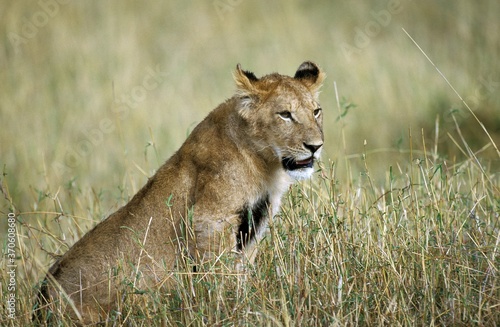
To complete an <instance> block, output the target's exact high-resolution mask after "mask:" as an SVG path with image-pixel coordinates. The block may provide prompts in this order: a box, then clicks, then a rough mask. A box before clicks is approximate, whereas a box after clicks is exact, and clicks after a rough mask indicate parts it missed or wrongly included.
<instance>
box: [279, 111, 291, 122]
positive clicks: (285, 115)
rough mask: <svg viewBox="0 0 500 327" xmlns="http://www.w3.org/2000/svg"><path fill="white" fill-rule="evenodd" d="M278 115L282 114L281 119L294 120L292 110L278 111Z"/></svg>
mask: <svg viewBox="0 0 500 327" xmlns="http://www.w3.org/2000/svg"><path fill="white" fill-rule="evenodd" d="M278 115H279V116H280V118H281V119H283V120H286V121H290V120H292V113H291V112H290V111H282V112H278Z"/></svg>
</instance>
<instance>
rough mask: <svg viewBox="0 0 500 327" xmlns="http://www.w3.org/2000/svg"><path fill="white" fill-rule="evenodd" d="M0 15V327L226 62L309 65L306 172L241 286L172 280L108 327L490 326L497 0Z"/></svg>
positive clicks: (214, 95) (186, 118)
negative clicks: (311, 150)
mask: <svg viewBox="0 0 500 327" xmlns="http://www.w3.org/2000/svg"><path fill="white" fill-rule="evenodd" d="M61 2H63V1H61ZM394 3H399V6H398V7H393V6H392V4H394ZM0 12H1V13H2V23H3V24H2V25H1V26H0V32H1V34H0V35H2V36H3V38H2V40H3V42H2V44H3V47H2V48H1V50H0V63H1V65H2V70H1V71H2V73H1V74H0V85H2V86H1V87H0V110H1V120H0V123H1V126H0V140H1V144H0V146H1V148H0V164H1V166H2V170H3V173H4V175H3V176H2V191H3V194H2V200H0V201H1V202H0V214H1V215H2V220H1V222H0V226H1V229H0V230H2V231H3V230H5V231H7V232H5V233H3V232H2V234H1V235H0V240H1V241H2V249H3V251H4V254H5V255H4V256H3V257H2V262H1V265H2V267H6V268H5V269H3V270H2V271H4V272H5V273H2V275H1V280H0V281H1V289H2V297H1V298H2V302H1V304H0V325H11V326H18V325H29V324H30V317H31V314H32V308H33V300H34V295H35V294H36V291H37V285H38V283H39V282H40V281H41V279H42V278H43V276H44V274H45V272H46V270H47V269H48V267H49V266H50V264H51V262H53V259H54V257H53V256H54V255H60V254H62V253H64V252H65V251H66V250H67V249H68V247H69V246H71V244H73V243H74V242H75V241H76V240H77V239H79V238H80V237H81V236H82V235H83V234H84V233H85V232H86V231H87V230H88V229H89V228H90V227H91V226H93V225H94V224H96V223H97V222H98V221H100V220H101V219H103V218H105V217H107V216H108V215H109V214H110V213H111V212H113V211H114V210H116V209H117V208H118V207H120V206H121V205H123V204H124V203H125V202H126V201H127V200H128V199H130V197H131V196H132V195H133V194H135V192H136V191H137V190H138V189H139V188H140V187H141V186H142V185H143V183H144V182H145V181H146V179H147V177H148V176H151V175H152V173H153V172H154V170H155V169H156V168H157V167H158V166H159V165H161V163H162V162H163V161H164V160H165V159H167V157H168V156H169V155H170V154H171V153H172V152H173V151H175V149H176V148H178V147H179V146H180V144H181V143H182V141H183V140H184V138H185V136H186V134H187V133H189V131H190V130H191V129H192V128H193V126H194V125H195V124H196V123H197V122H199V121H200V120H201V119H202V118H203V117H204V116H205V115H206V114H207V113H208V112H209V111H210V110H211V109H213V108H214V107H215V106H216V105H217V104H218V103H220V102H221V101H222V100H224V99H225V98H227V97H229V96H231V94H232V91H233V90H234V86H233V81H232V79H231V72H232V70H233V69H234V67H235V66H236V64H237V63H238V62H239V63H241V64H242V66H243V67H244V68H245V69H249V70H252V71H254V72H255V73H256V75H257V76H259V75H261V74H265V73H269V72H272V71H278V72H280V73H288V74H292V73H293V72H294V71H295V69H296V68H297V66H298V64H299V63H301V62H302V61H303V60H306V59H307V60H313V61H315V62H317V63H319V64H320V65H321V66H322V67H323V69H325V70H326V72H327V74H328V79H327V83H326V84H325V86H324V89H323V92H322V95H321V99H322V106H323V108H324V109H325V133H326V145H325V146H326V149H325V150H326V151H325V155H324V157H323V159H324V162H323V164H322V166H321V168H320V169H319V171H318V173H317V174H316V176H315V178H314V179H313V180H312V181H311V182H305V183H302V184H300V185H297V186H294V187H293V188H292V189H291V191H290V192H289V194H288V195H287V196H286V198H285V199H284V204H283V208H282V211H281V213H280V215H279V217H277V219H275V220H274V221H273V222H272V224H271V228H270V233H269V235H268V237H267V238H266V239H265V241H264V242H263V243H262V244H261V245H260V246H261V251H260V254H259V256H258V258H257V263H256V265H255V266H254V267H251V268H249V271H248V276H247V277H246V278H242V277H241V276H236V275H235V274H234V272H233V271H230V270H229V269H227V268H224V265H221V266H220V267H217V268H214V267H211V266H207V267H205V269H204V270H203V271H202V273H200V274H188V273H183V272H182V271H180V272H178V273H177V275H176V278H178V279H179V283H178V288H177V289H175V290H172V293H171V295H169V296H167V295H165V294H158V293H155V292H147V293H146V294H144V295H143V296H138V297H136V298H135V299H134V300H133V301H130V302H126V303H124V306H123V308H122V310H121V315H117V318H116V319H117V320H116V321H117V323H130V324H131V325H147V324H151V325H161V324H162V323H163V324H165V325H179V326H182V325H195V326H199V325H207V326H208V325H219V326H226V325H227V326H229V325H250V326H252V325H256V326H260V325H270V326H330V325H332V326H335V325H338V326H343V325H391V326H392V325H396V326H398V325H401V326H413V325H421V326H429V325H430V326H432V325H447V326H449V325H464V326H470V325H478V326H496V325H498V321H500V314H499V313H498V312H499V305H500V290H499V278H498V275H499V271H498V267H499V266H500V264H499V263H500V262H499V261H500V260H499V256H498V251H499V243H500V224H499V220H500V219H499V215H500V202H499V201H500V200H499V199H500V191H499V187H500V186H499V185H500V181H499V180H500V177H499V173H498V171H499V167H500V164H499V163H500V158H499V156H498V154H497V153H496V151H495V149H494V146H493V144H492V143H491V142H490V140H489V138H488V135H487V134H489V135H490V136H491V138H492V139H493V140H494V142H495V143H496V145H497V146H498V145H499V143H498V140H499V135H500V132H499V126H500V125H499V122H498V112H499V111H498V110H499V108H500V92H499V90H500V73H499V72H500V66H499V65H500V62H499V61H498V56H499V53H500V43H498V39H499V38H500V35H499V33H500V26H499V25H500V21H499V20H498V19H497V13H498V12H500V3H498V2H497V1H495V0H490V1H481V2H478V3H475V2H474V3H472V2H468V1H456V2H453V3H452V4H451V3H449V2H445V1H433V2H426V3H421V2H416V1H406V0H401V1H375V2H368V1H365V2H356V3H352V2H339V3H331V2H329V1H322V2H315V3H314V4H312V3H311V4H310V3H306V2H298V1H287V2H285V1H281V2H258V3H256V2H254V1H244V0H241V1H229V0H216V1H213V2H212V1H207V2H200V3H192V4H191V3H184V2H180V1H179V2H151V3H146V4H144V3H138V2H132V1H120V2H118V1H107V2H91V3H87V2H81V3H76V2H68V3H61V4H59V3H58V2H55V0H54V1H50V0H45V1H40V2H31V1H14V2H7V1H4V2H1V3H0ZM402 28H404V29H405V30H406V31H408V32H409V33H410V34H411V35H412V37H413V38H414V39H415V40H416V41H417V42H418V44H419V45H420V46H421V47H422V49H424V50H425V52H426V53H427V54H428V55H429V56H430V57H431V58H432V60H433V61H434V63H435V64H436V65H437V66H438V68H439V69H440V70H441V71H442V72H443V73H444V74H445V76H446V77H447V78H448V80H449V81H450V82H451V83H452V84H453V86H454V87H455V88H456V90H457V91H458V93H459V94H460V95H461V96H462V97H463V98H464V99H465V101H466V102H467V103H468V104H469V106H470V107H471V109H472V110H473V112H474V113H475V114H476V115H477V116H478V118H479V119H480V121H481V122H483V124H484V126H485V127H486V130H487V133H485V132H484V130H482V128H481V126H480V124H479V123H478V122H477V121H476V120H475V119H474V118H473V117H472V115H471V113H470V112H469V111H468V110H467V109H466V108H465V106H463V104H462V103H461V102H460V100H459V99H458V97H457V96H456V95H455V93H454V92H453V91H452V90H451V89H450V88H449V86H448V85H447V84H446V83H445V81H444V80H443V79H442V78H441V76H439V74H438V73H437V72H436V71H435V69H434V68H433V67H432V65H431V64H430V63H429V62H428V60H427V59H426V58H425V57H424V56H423V55H422V53H421V52H420V51H419V50H418V49H417V48H416V47H415V46H414V44H413V43H412V42H411V40H409V38H408V37H407V36H406V35H405V33H404V32H403V31H402ZM363 34H364V36H363ZM334 81H335V84H336V87H337V93H338V94H339V96H338V98H339V99H337V96H336V90H335V87H334ZM343 98H344V99H343ZM337 100H338V101H337ZM337 102H338V104H337ZM349 103H351V104H355V106H352V105H351V106H350V105H349ZM347 107H349V109H348V110H346V108H347ZM339 116H341V118H340V119H337V118H338V117H339ZM455 120H456V123H455ZM333 163H335V164H333ZM14 209H15V215H16V229H17V231H16V235H17V237H16V239H15V244H16V249H15V250H16V251H15V255H16V257H15V263H16V265H17V267H16V293H15V298H16V314H15V319H9V318H8V308H7V306H8V304H7V302H6V300H4V299H7V298H8V297H9V296H10V294H11V292H10V290H9V289H8V288H9V282H10V276H9V275H8V274H7V273H8V271H9V269H8V268H7V265H8V263H9V262H8V260H9V257H8V254H9V253H8V249H9V244H10V243H11V242H10V241H9V237H8V227H9V226H8V222H7V217H8V212H10V211H11V210H14ZM4 217H5V219H3V218H4ZM221 260H230V258H222V259H221ZM228 266H229V265H228ZM61 325H62V326H66V325H70V322H68V321H61ZM110 325H113V322H110Z"/></svg>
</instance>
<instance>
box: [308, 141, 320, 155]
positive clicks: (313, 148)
mask: <svg viewBox="0 0 500 327" xmlns="http://www.w3.org/2000/svg"><path fill="white" fill-rule="evenodd" d="M322 146H323V143H321V144H307V143H304V147H305V148H306V149H308V150H309V151H311V153H312V154H314V153H315V152H316V151H318V149H319V148H321V147H322Z"/></svg>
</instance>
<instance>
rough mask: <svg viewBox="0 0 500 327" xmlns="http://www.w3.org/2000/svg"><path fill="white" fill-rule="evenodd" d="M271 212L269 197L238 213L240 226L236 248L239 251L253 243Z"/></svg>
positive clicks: (245, 207)
mask: <svg viewBox="0 0 500 327" xmlns="http://www.w3.org/2000/svg"><path fill="white" fill-rule="evenodd" d="M268 212H269V195H268V194H266V195H265V196H264V197H262V198H261V199H259V200H258V201H257V202H255V203H254V204H253V205H248V204H247V205H245V206H244V207H243V208H242V209H241V210H239V211H238V216H239V217H240V226H239V227H238V232H237V234H236V248H237V250H238V251H241V250H243V248H244V247H245V246H246V245H247V244H249V243H250V241H252V239H253V238H254V237H255V234H256V232H257V230H259V228H260V227H261V225H262V223H263V222H264V221H265V219H266V218H267V216H268Z"/></svg>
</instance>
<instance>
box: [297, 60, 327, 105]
mask: <svg viewBox="0 0 500 327" xmlns="http://www.w3.org/2000/svg"><path fill="white" fill-rule="evenodd" d="M325 77H326V76H325V73H324V72H323V71H322V70H321V69H320V68H319V67H318V65H316V64H315V63H313V62H311V61H305V62H303V63H302V64H301V65H300V66H299V68H298V69H297V71H296V72H295V76H294V77H293V78H295V79H298V80H299V81H301V82H302V83H303V84H304V85H305V86H307V88H308V89H309V90H310V91H311V93H312V94H314V95H315V96H316V97H317V95H318V93H319V89H320V88H321V85H322V84H323V81H324V80H325Z"/></svg>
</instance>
